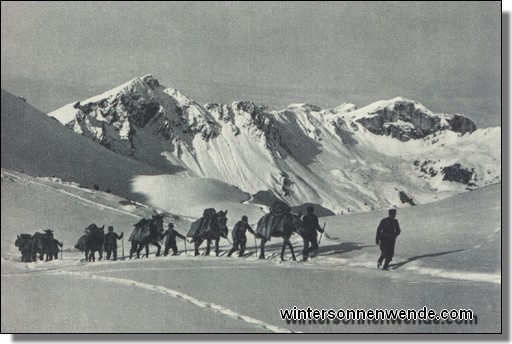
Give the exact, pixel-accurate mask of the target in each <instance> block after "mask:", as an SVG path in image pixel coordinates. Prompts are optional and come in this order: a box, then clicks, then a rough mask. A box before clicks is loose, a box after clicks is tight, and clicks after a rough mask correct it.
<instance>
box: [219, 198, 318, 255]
mask: <svg viewBox="0 0 512 344" xmlns="http://www.w3.org/2000/svg"><path fill="white" fill-rule="evenodd" d="M302 222H303V226H304V233H303V240H304V249H303V251H302V257H303V260H304V261H306V260H308V257H309V256H310V255H311V254H312V253H313V252H316V250H317V249H318V240H317V239H318V233H317V231H318V232H320V233H323V232H324V230H323V228H322V227H320V224H319V223H318V217H317V216H316V215H315V214H314V209H313V207H311V206H310V207H308V208H307V214H306V215H305V216H304V217H303V218H302ZM246 231H249V232H250V233H251V234H252V235H254V236H256V232H255V231H254V229H252V227H251V226H249V219H248V218H247V216H245V215H244V216H242V219H241V220H240V221H238V222H237V223H236V225H235V227H233V231H232V233H231V235H232V238H233V248H232V249H231V251H229V253H228V257H231V255H232V254H233V253H235V252H236V251H238V250H239V249H240V252H239V253H238V256H239V257H241V256H243V255H244V252H245V247H246V244H247V236H246V235H245V233H246Z"/></svg>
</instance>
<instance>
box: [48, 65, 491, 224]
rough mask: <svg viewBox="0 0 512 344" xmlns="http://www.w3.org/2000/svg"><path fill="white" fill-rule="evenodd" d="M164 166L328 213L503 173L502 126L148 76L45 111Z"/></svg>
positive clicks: (431, 194) (481, 182)
mask: <svg viewBox="0 0 512 344" xmlns="http://www.w3.org/2000/svg"><path fill="white" fill-rule="evenodd" d="M49 115H50V116H52V117H54V118H56V119H58V120H59V121H60V122H61V123H62V124H64V125H66V126H68V127H69V128H71V129H72V130H74V131H75V132H77V133H79V134H81V135H83V136H85V137H87V138H89V139H91V140H93V141H96V142H98V143H100V144H101V145H103V146H105V147H107V148H108V149H110V150H112V151H114V152H117V153H119V154H120V155H124V156H129V157H131V158H133V159H134V160H138V161H143V162H144V163H146V164H148V165H150V166H154V167H156V168H158V169H160V170H163V171H166V172H167V173H170V174H176V173H178V174H180V175H185V176H200V177H208V178H214V179H218V180H220V181H223V182H225V183H227V184H230V185H234V186H237V187H238V188H240V190H242V191H245V192H248V193H250V194H251V195H255V194H257V193H269V194H271V195H273V196H274V197H277V198H280V199H282V200H285V201H287V202H288V203H290V204H292V205H300V204H303V203H315V204H319V205H322V206H323V207H325V208H328V209H330V210H332V211H334V212H335V213H338V214H339V213H347V212H350V211H354V210H356V211H367V210H370V209H372V208H374V209H377V208H383V207H389V206H398V207H400V206H408V205H409V204H412V203H415V204H418V203H420V204H421V203H428V202H432V201H435V200H438V199H442V198H446V197H449V196H451V195H453V194H456V193H460V192H465V191H467V190H468V189H475V188H478V187H483V186H486V185H491V184H496V183H499V182H500V181H501V169H500V162H501V148H500V147H501V130H500V128H487V129H480V130H477V129H476V126H475V124H474V123H473V121H471V120H470V119H469V118H467V117H464V116H462V115H458V114H438V113H433V112H431V111H430V110H428V109H426V108H425V107H424V106H423V105H421V104H420V103H418V102H416V101H413V100H408V99H405V98H401V97H397V98H393V99H390V100H383V101H377V102H375V103H372V104H369V105H367V106H365V107H362V108H360V109H357V107H356V106H355V105H353V104H349V103H343V104H341V105H340V106H338V107H335V108H333V109H324V110H322V109H320V108H319V107H317V106H315V105H311V104H292V105H290V106H288V107H287V108H286V109H284V110H281V111H269V110H268V109H267V108H266V107H265V106H264V105H258V104H254V103H252V102H248V101H237V102H233V103H231V104H205V105H204V106H202V105H200V104H198V103H196V102H195V101H193V100H192V99H190V98H188V97H187V96H185V95H184V94H182V93H181V92H180V91H178V90H175V89H171V88H166V87H164V86H162V85H161V84H160V83H159V82H158V80H157V79H156V78H154V77H153V76H151V75H146V76H144V77H141V78H135V79H133V80H131V81H129V82H127V83H125V84H123V85H121V86H119V87H117V88H115V89H113V90H110V91H107V92H105V93H104V94H102V95H98V96H95V97H92V98H89V99H86V100H83V101H80V102H76V103H73V104H68V105H66V106H64V107H62V108H61V109H58V110H56V111H54V112H52V113H50V114H49Z"/></svg>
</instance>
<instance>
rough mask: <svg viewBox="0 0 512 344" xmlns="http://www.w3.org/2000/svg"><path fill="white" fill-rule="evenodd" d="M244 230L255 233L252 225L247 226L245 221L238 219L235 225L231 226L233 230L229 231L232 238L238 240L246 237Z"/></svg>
mask: <svg viewBox="0 0 512 344" xmlns="http://www.w3.org/2000/svg"><path fill="white" fill-rule="evenodd" d="M245 231H249V232H250V233H251V234H253V235H256V233H255V232H254V229H252V227H251V226H249V224H248V223H247V222H244V221H238V222H237V223H236V225H235V227H233V231H232V232H231V236H232V237H233V240H240V239H243V238H246V236H245Z"/></svg>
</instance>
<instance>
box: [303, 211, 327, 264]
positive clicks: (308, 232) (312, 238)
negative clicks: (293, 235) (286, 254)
mask: <svg viewBox="0 0 512 344" xmlns="http://www.w3.org/2000/svg"><path fill="white" fill-rule="evenodd" d="M302 222H303V223H304V235H303V236H302V239H303V240H304V249H303V250H302V257H303V258H302V259H303V260H304V261H306V260H308V257H309V254H310V253H311V252H314V251H316V250H317V249H318V241H317V236H318V234H317V231H319V232H320V233H323V232H324V230H323V229H322V227H320V224H319V223H318V217H317V216H316V215H315V214H314V208H313V207H311V206H309V207H308V208H307V214H306V215H305V216H304V217H303V218H302ZM310 245H311V246H310Z"/></svg>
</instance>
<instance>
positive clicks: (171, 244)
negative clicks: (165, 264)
mask: <svg viewBox="0 0 512 344" xmlns="http://www.w3.org/2000/svg"><path fill="white" fill-rule="evenodd" d="M166 236H167V238H165V237H166ZM176 237H178V238H181V239H183V240H186V239H187V238H186V237H185V236H184V235H181V234H180V233H178V232H177V231H176V230H175V229H174V224H173V223H172V222H169V228H168V229H167V230H166V231H165V232H164V238H165V249H164V256H167V255H168V254H169V249H172V255H173V256H175V255H177V254H178V247H177V246H176Z"/></svg>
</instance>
